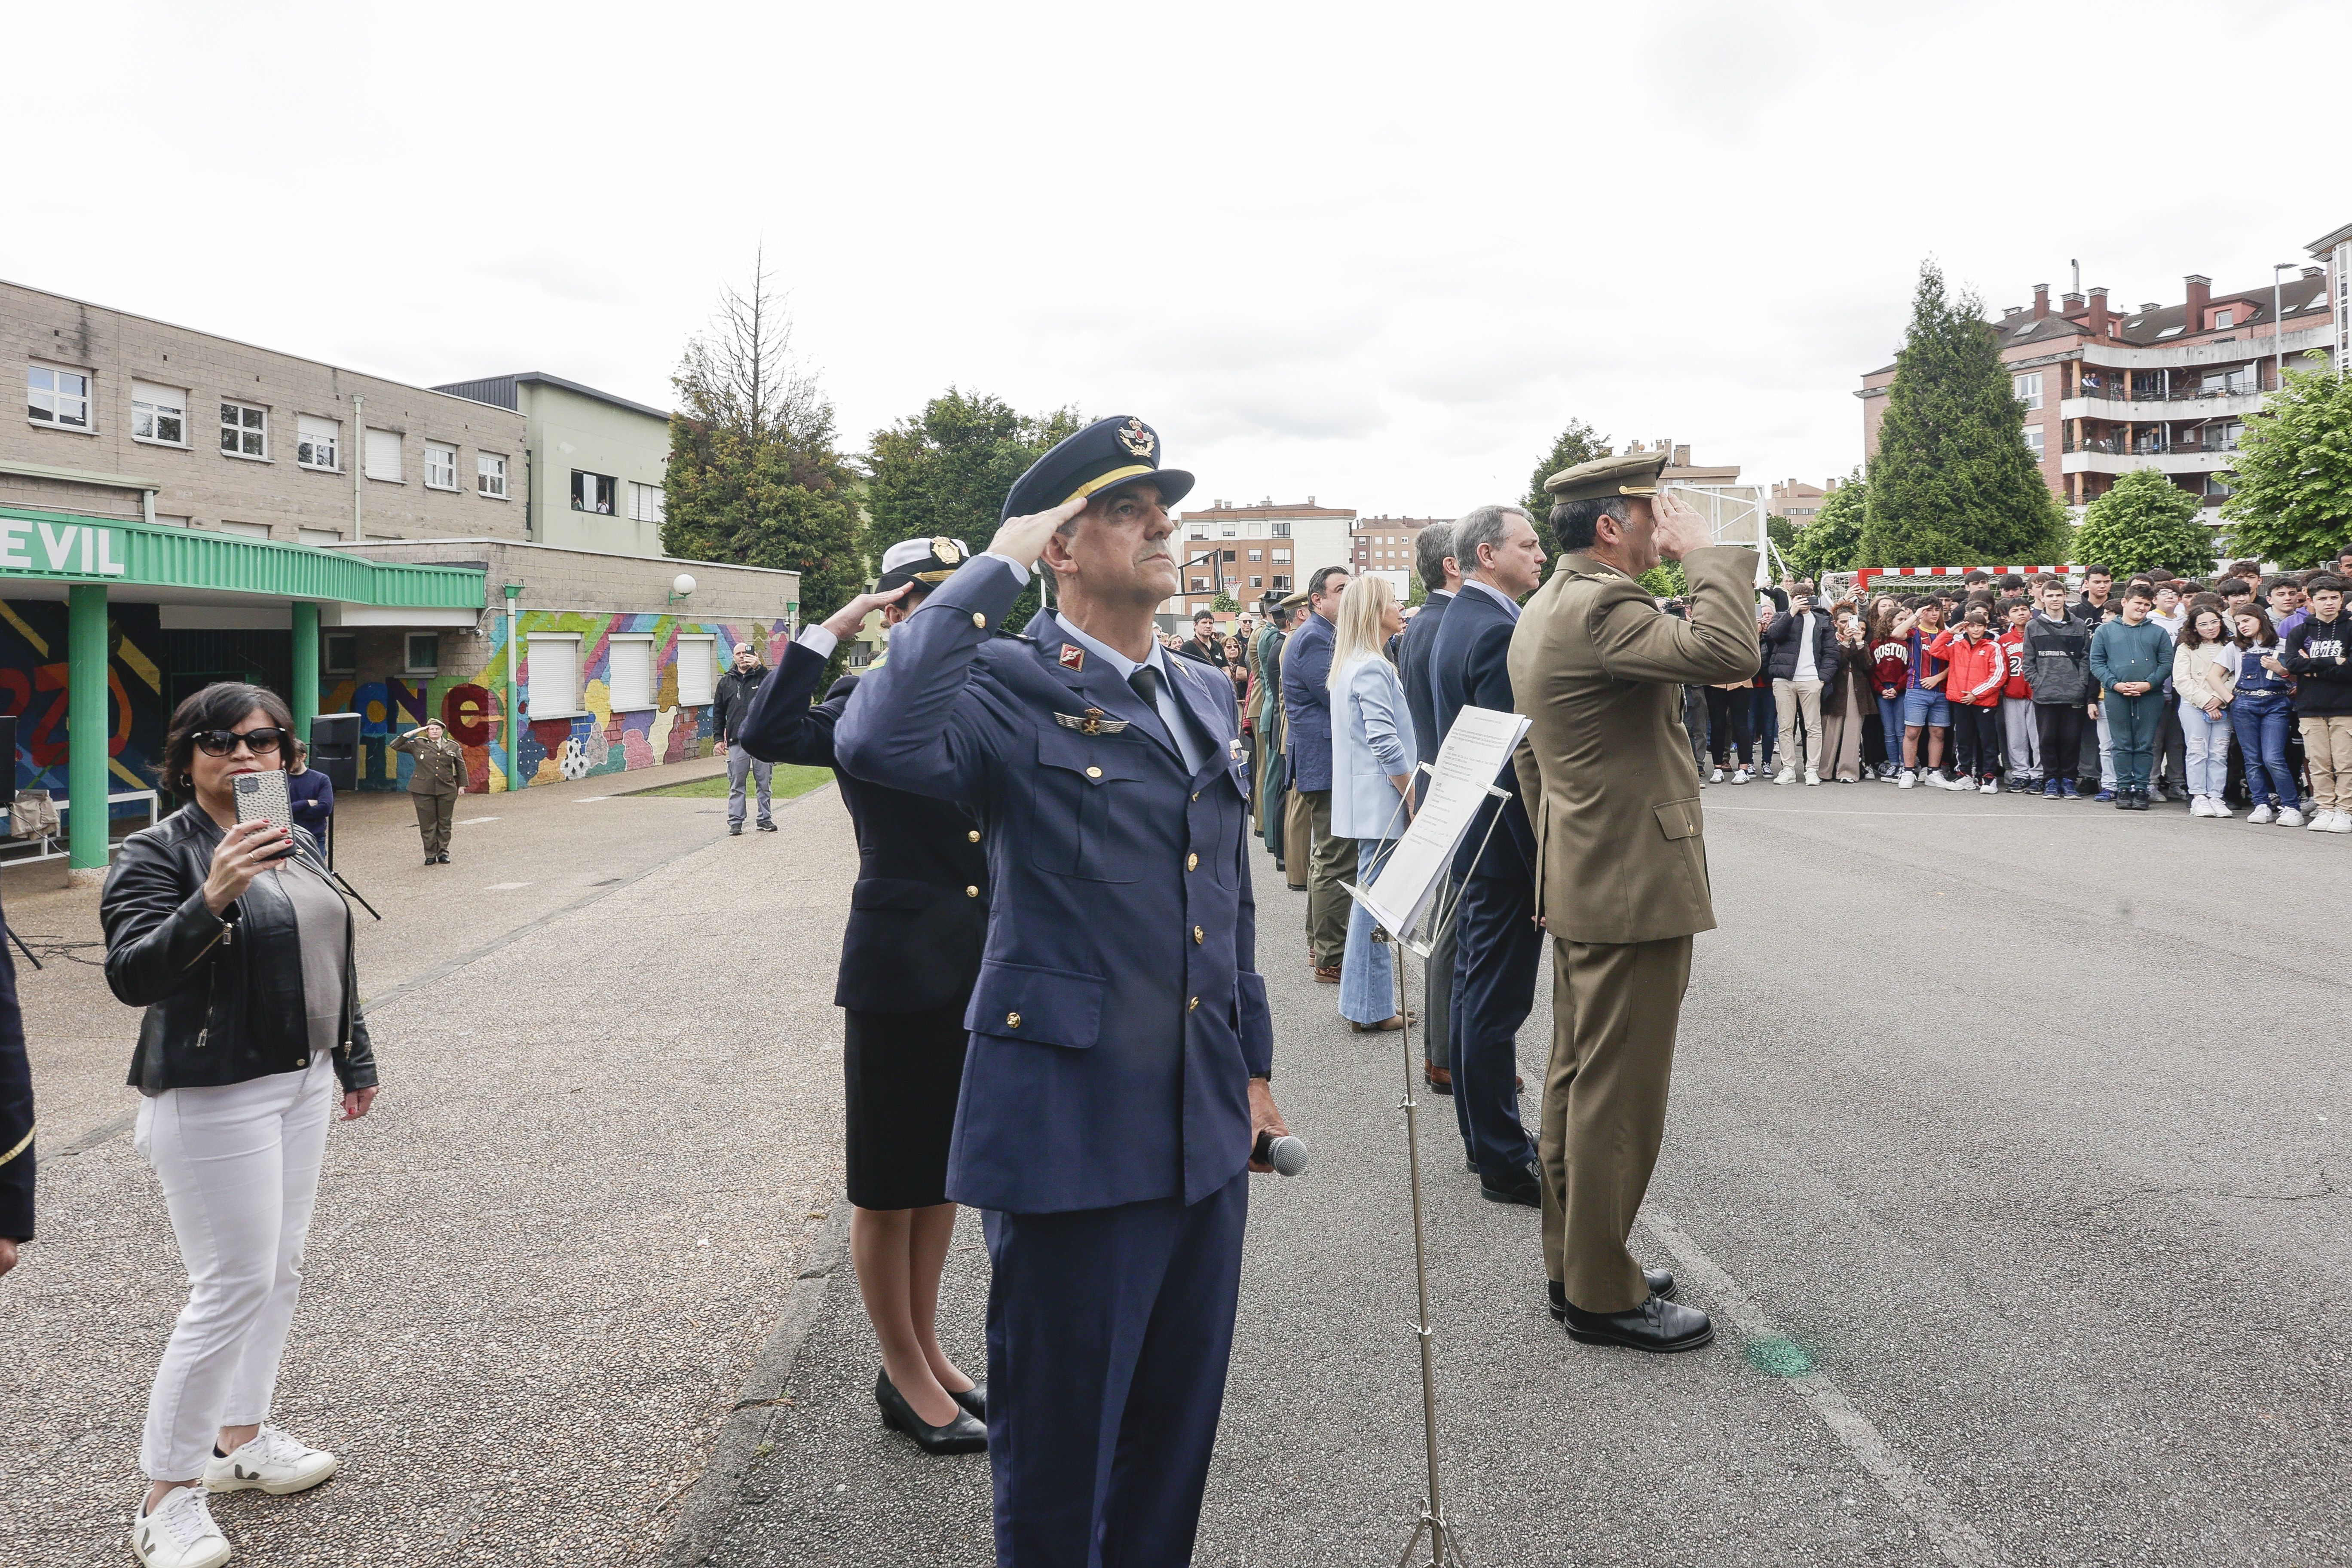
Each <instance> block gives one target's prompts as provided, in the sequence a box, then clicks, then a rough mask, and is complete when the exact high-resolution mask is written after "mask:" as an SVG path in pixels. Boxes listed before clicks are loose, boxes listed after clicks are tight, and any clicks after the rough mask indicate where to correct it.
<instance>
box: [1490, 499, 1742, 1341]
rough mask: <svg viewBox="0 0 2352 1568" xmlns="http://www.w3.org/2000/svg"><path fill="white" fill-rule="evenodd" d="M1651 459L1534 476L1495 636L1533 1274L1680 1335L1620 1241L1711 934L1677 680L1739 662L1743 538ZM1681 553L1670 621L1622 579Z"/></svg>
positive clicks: (1583, 1320)
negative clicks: (1540, 580) (1544, 1009)
mask: <svg viewBox="0 0 2352 1568" xmlns="http://www.w3.org/2000/svg"><path fill="white" fill-rule="evenodd" d="M1664 466H1665V454H1664V453H1663V452H1651V453H1635V454H1631V455H1628V456H1626V457H1622V458H1596V459H1595V460H1593V461H1591V462H1589V463H1580V464H1578V465H1577V466H1576V467H1575V468H1570V469H1569V470H1567V471H1566V472H1565V473H1559V474H1555V475H1553V476H1552V477H1551V478H1550V479H1547V480H1545V481H1544V488H1545V489H1547V490H1549V492H1550V493H1551V494H1552V495H1553V496H1554V497H1555V498H1557V500H1556V502H1555V504H1554V505H1553V507H1552V510H1551V526H1552V531H1553V532H1554V533H1555V534H1556V535H1558V537H1559V547H1560V550H1561V552H1562V554H1561V557H1560V561H1559V565H1558V567H1557V568H1555V569H1554V571H1553V573H1552V576H1551V580H1550V581H1549V582H1548V583H1546V584H1544V585H1543V586H1542V587H1541V588H1540V589H1538V591H1537V592H1536V594H1535V596H1534V597H1532V598H1531V599H1529V600H1528V605H1527V608H1526V611H1525V612H1524V613H1523V614H1522V615H1521V616H1520V618H1519V624H1518V626H1517V628H1516V629H1515V630H1514V631H1513V632H1512V634H1511V655H1510V666H1511V691H1512V694H1513V698H1514V700H1515V701H1516V703H1517V709H1518V711H1519V712H1521V713H1523V714H1525V715H1526V716H1527V717H1528V720H1529V721H1531V722H1532V725H1533V728H1531V729H1530V730H1529V731H1528V737H1527V740H1526V742H1524V743H1523V744H1522V745H1521V746H1520V748H1519V751H1518V753H1517V757H1516V758H1515V759H1514V761H1515V763H1516V765H1517V769H1518V774H1519V786H1520V791H1521V793H1522V795H1523V796H1524V798H1525V799H1526V800H1527V802H1528V808H1529V813H1530V815H1531V816H1532V817H1533V818H1534V822H1533V826H1534V828H1535V834H1536V846H1537V848H1536V908H1537V910H1538V911H1539V919H1540V920H1541V921H1542V923H1543V925H1544V928H1545V929H1546V930H1547V931H1549V932H1550V934H1551V942H1552V1036H1551V1064H1550V1068H1549V1071H1547V1072H1546V1074H1545V1077H1544V1095H1543V1123H1542V1137H1541V1140H1540V1142H1539V1145H1538V1162H1539V1163H1540V1165H1541V1168H1542V1172H1543V1230H1544V1268H1545V1271H1546V1272H1547V1273H1548V1274H1549V1276H1550V1277H1551V1310H1552V1315H1553V1316H1555V1317H1557V1318H1560V1319H1562V1320H1563V1321H1566V1323H1567V1324H1568V1331H1569V1332H1570V1334H1571V1335H1573V1336H1574V1337H1575V1338H1577V1339H1579V1340H1582V1341H1584V1342H1587V1343H1591V1344H1614V1345H1625V1346H1630V1347H1631V1348H1633V1349H1635V1350H1645V1351H1680V1350H1690V1349H1694V1348H1696V1346H1699V1345H1703V1344H1705V1343H1706V1342H1708V1341H1709V1340H1711V1339H1713V1338H1714V1337H1715V1325H1714V1324H1713V1323H1712V1322H1711V1321H1709V1320H1708V1318H1707V1315H1706V1313H1705V1312H1702V1311H1699V1310H1696V1309H1695V1308H1690V1307H1684V1306H1680V1305H1677V1304H1676V1303H1675V1301H1674V1300H1672V1297H1673V1295H1674V1291H1675V1279H1674V1276H1673V1275H1672V1274H1669V1273H1667V1272H1666V1271H1665V1270H1664V1269H1646V1270H1645V1269H1644V1268H1643V1267H1642V1266H1641V1264H1639V1263H1638V1262H1636V1261H1635V1260H1634V1258H1633V1254H1632V1253H1630V1252H1628V1251H1627V1250H1626V1247H1625V1242H1626V1238H1627V1237H1629V1236H1630V1235H1631V1234H1632V1233H1633V1215H1634V1213H1635V1211H1636V1210H1638V1209H1639V1208H1640V1207H1641V1206H1642V1196H1643V1194H1644V1193H1645V1192H1647V1191H1648V1189H1649V1184H1650V1172H1651V1169H1652V1167H1654V1165H1655V1164H1656V1163H1657V1159H1658V1142H1659V1140H1660V1139H1661V1137H1662V1136H1663V1135H1664V1131H1665V1121H1666V1082H1667V1078H1668V1076H1669V1074H1670V1073H1671V1072H1672V1070H1673V1067H1674V1058H1675V1027H1676V1025H1677V1024H1678V1022H1679V1021H1680V1018H1681V1016H1682V1005H1683V991H1684V989H1685V986H1687V985H1688V984H1689V982H1690V962H1691V938H1692V936H1693V935H1695V934H1696V933H1697V932H1699V931H1712V930H1713V929H1714V928H1715V910H1714V906H1713V904H1712V902H1711V901H1710V899H1709V894H1708V888H1707V871H1706V839H1705V838H1704V837H1702V834H1701V824H1700V817H1699V808H1698V767H1697V764H1696V763H1693V762H1692V761H1691V749H1690V742H1689V740H1688V738H1687V737H1686V736H1685V734H1684V732H1683V727H1682V689H1683V688H1684V687H1685V686H1686V685H1687V686H1711V685H1715V684H1717V683H1719V682H1722V681H1727V680H1745V679H1748V678H1750V677H1752V676H1753V675H1754V674H1755V673H1756V670H1757V668H1758V666H1759V664H1760V663H1761V656H1760V653H1759V648H1758V646H1757V636H1756V617H1755V616H1754V615H1753V614H1752V613H1751V611H1750V609H1749V605H1752V604H1753V603H1754V600H1755V583H1756V552H1754V551H1752V550H1746V549H1742V548H1739V547H1738V546H1736V545H1716V544H1710V543H1709V542H1708V535H1707V531H1706V525H1705V524H1704V523H1703V522H1701V521H1700V520H1699V517H1698V514H1697V513H1696V512H1695V511H1693V510H1691V509H1690V508H1689V507H1688V506H1686V505H1684V504H1683V503H1681V502H1679V501H1677V500H1675V499H1673V498H1672V497H1671V496H1668V495H1664V494H1663V493H1661V491H1660V489H1659V486H1658V474H1659V471H1660V470H1661V469H1662V468H1664ZM1662 557H1663V558H1664V559H1665V560H1668V561H1680V562H1681V563H1682V564H1683V574H1684V576H1685V579H1686V580H1687V581H1688V583H1689V584H1690V595H1689V603H1690V616H1689V619H1687V620H1683V619H1678V618H1676V617H1675V616H1668V615H1664V614H1662V613H1660V611H1659V609H1658V605H1657V601H1656V600H1655V599H1654V598H1652V597H1651V595H1650V592H1649V590H1648V589H1646V588H1644V587H1643V586H1642V584H1640V583H1639V582H1637V581H1636V580H1635V579H1637V578H1638V577H1640V575H1641V574H1643V573H1644V572H1646V571H1648V570H1649V569H1650V568H1651V567H1653V566H1654V565H1656V564H1657V563H1658V562H1659V560H1660V559H1661V558H1662Z"/></svg>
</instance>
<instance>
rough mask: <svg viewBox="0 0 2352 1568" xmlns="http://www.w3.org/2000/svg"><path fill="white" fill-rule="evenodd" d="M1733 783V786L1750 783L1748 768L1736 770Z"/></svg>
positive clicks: (1733, 773) (1732, 775)
mask: <svg viewBox="0 0 2352 1568" xmlns="http://www.w3.org/2000/svg"><path fill="white" fill-rule="evenodd" d="M1731 782H1732V783H1733V784H1746V783H1747V782H1748V770H1747V769H1746V768H1737V769H1734V770H1733V772H1732V774H1731Z"/></svg>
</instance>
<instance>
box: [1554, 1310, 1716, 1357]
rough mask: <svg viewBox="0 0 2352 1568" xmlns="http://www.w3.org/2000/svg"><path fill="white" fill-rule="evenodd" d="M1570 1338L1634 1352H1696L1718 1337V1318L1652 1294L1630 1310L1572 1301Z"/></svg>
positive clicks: (1566, 1316)
mask: <svg viewBox="0 0 2352 1568" xmlns="http://www.w3.org/2000/svg"><path fill="white" fill-rule="evenodd" d="M1563 1321H1565V1322H1566V1323H1567V1324H1568V1337H1569V1338H1570V1339H1572V1340H1580V1341H1582V1342H1584V1343H1586V1344H1588V1345H1620V1346H1622V1347H1623V1348H1625V1349H1626V1350H1633V1351H1659V1352H1673V1351H1695V1350H1696V1349H1698V1347H1699V1346H1701V1345H1703V1344H1706V1343H1708V1342H1710V1341H1712V1340H1713V1339H1714V1338H1715V1321H1714V1320H1713V1319H1712V1318H1709V1317H1708V1316H1707V1315H1706V1313H1705V1312H1702V1311H1700V1310H1698V1309H1697V1308H1696V1307H1685V1306H1680V1305H1677V1304H1676V1303H1675V1302H1673V1301H1669V1300H1666V1299H1665V1298H1664V1297H1663V1296H1652V1297H1651V1298H1650V1299H1649V1300H1646V1301H1644V1302H1643V1303H1642V1304H1641V1305H1640V1306H1638V1307H1636V1308H1634V1309H1633V1310H1632V1311H1630V1312H1588V1311H1586V1310H1583V1309H1582V1308H1580V1307H1579V1306H1577V1305H1576V1304H1575V1303H1573V1302H1570V1303H1569V1304H1568V1307H1567V1311H1566V1313H1565V1316H1564V1319H1563Z"/></svg>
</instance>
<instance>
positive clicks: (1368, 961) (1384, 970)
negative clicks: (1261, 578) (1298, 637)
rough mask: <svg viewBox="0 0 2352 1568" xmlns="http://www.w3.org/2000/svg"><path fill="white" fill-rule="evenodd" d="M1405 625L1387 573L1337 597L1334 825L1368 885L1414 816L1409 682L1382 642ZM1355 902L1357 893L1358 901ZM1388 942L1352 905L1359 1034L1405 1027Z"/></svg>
mask: <svg viewBox="0 0 2352 1568" xmlns="http://www.w3.org/2000/svg"><path fill="white" fill-rule="evenodd" d="M1403 629H1404V612H1403V610H1402V608H1401V607H1399V605H1398V604H1397V602H1396V591H1395V590H1394V589H1392V588H1391V587H1390V586H1389V582H1388V579H1387V578H1385V577H1381V576H1376V575H1374V574H1370V573H1366V574H1364V575H1363V576H1360V577H1359V578H1357V579H1356V580H1355V581H1354V582H1352V583H1349V584H1348V590H1347V592H1346V593H1344V594H1342V595H1339V622H1338V624H1337V625H1336V626H1334V627H1333V629H1332V641H1331V674H1330V677H1329V682H1330V688H1331V833H1332V836H1333V837H1344V838H1353V839H1354V840H1355V841H1356V864H1357V866H1358V867H1359V868H1360V878H1361V881H1362V885H1363V886H1365V887H1370V886H1371V884H1372V879H1374V878H1375V877H1377V876H1379V875H1380V870H1381V864H1382V863H1383V862H1384V861H1386V860H1387V859H1388V856H1389V851H1390V850H1391V849H1393V848H1395V847H1396V841H1397V840H1398V839H1399V838H1402V837H1404V830H1405V826H1406V825H1407V824H1408V823H1409V822H1411V821H1412V805H1411V801H1412V767H1413V759H1414V758H1415V757H1416V756H1418V755H1419V754H1420V752H1419V750H1418V749H1417V748H1416V747H1415V745H1414V743H1413V731H1412V711H1411V710H1409V709H1408V708H1407V707H1406V706H1405V700H1404V683H1403V682H1402V680H1400V679H1397V672H1396V668H1395V667H1394V666H1393V665H1391V664H1390V663H1389V661H1388V658H1387V657H1386V656H1385V655H1384V654H1382V653H1381V648H1382V647H1385V646H1386V645H1387V643H1388V640H1389V638H1391V637H1394V636H1396V635H1397V633H1399V632H1401V631H1402V630H1403ZM1351 902H1352V900H1351ZM1390 964H1391V954H1390V950H1389V944H1387V943H1386V942H1374V941H1373V940H1372V917H1371V916H1370V915H1369V914H1366V913H1365V912H1364V906H1363V905H1361V904H1356V905H1355V906H1354V908H1353V909H1351V910H1349V913H1348V945H1347V948H1346V951H1345V952H1344V953H1343V954H1342V955H1341V957H1340V960H1339V1016H1341V1017H1343V1018H1345V1019H1347V1020H1348V1022H1349V1023H1350V1024H1352V1025H1354V1026H1355V1027H1356V1028H1357V1029H1358V1031H1360V1032H1377V1031H1381V1030H1388V1029H1402V1028H1403V1027H1404V1018H1403V1016H1402V1015H1400V1014H1399V1013H1398V1011H1397V1003H1396V973H1395V972H1394V971H1393V970H1392V969H1391V967H1390Z"/></svg>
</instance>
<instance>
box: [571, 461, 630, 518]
mask: <svg viewBox="0 0 2352 1568" xmlns="http://www.w3.org/2000/svg"><path fill="white" fill-rule="evenodd" d="M615 489H619V481H618V480H616V479H614V478H613V477H612V476H611V475H610V474H592V473H590V472H589V471H588V470H587V469H585V468H574V469H572V510H573V511H593V512H596V513H599V514H601V515H603V516H604V517H610V516H612V515H613V492H614V490H615Z"/></svg>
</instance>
